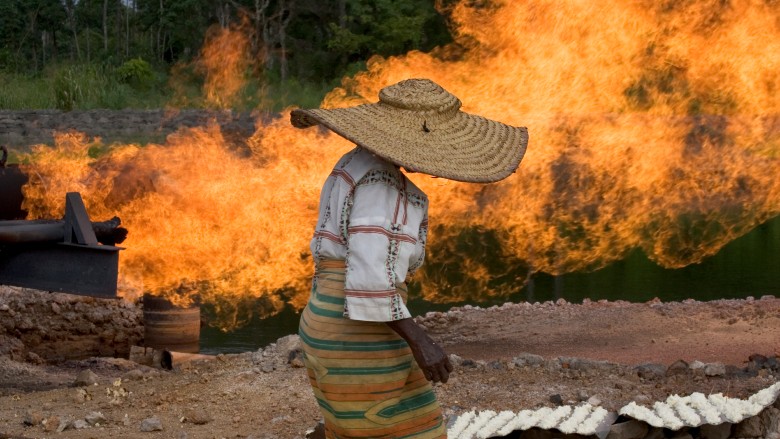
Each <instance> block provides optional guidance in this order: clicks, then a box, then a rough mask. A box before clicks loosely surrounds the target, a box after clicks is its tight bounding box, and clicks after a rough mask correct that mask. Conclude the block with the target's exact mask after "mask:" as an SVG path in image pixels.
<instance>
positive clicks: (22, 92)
mask: <svg viewBox="0 0 780 439" xmlns="http://www.w3.org/2000/svg"><path fill="white" fill-rule="evenodd" d="M0 83H2V84H3V87H0V109H4V110H40V109H59V110H63V111H70V110H92V109H112V110H119V109H125V108H132V109H152V108H164V107H170V106H173V107H176V108H212V106H211V104H210V103H209V102H207V100H206V98H205V96H204V93H203V91H202V78H199V77H197V76H196V75H192V74H178V73H173V74H170V75H169V73H168V72H160V71H155V72H154V76H153V77H152V78H151V79H149V80H147V81H146V82H145V83H143V84H137V83H134V84H132V85H131V84H128V83H126V82H123V81H122V80H121V75H120V74H118V73H117V69H116V68H114V67H111V66H102V65H97V64H61V65H58V66H53V67H50V68H48V69H47V70H45V71H44V72H42V73H40V74H37V75H25V74H19V73H3V72H1V71H0ZM332 88H333V85H329V84H324V83H319V84H315V83H306V82H300V81H297V80H296V79H288V80H285V81H281V80H279V79H278V78H263V79H259V78H250V79H248V80H247V81H246V83H245V84H244V87H243V88H242V89H241V90H240V92H239V93H238V95H236V96H234V97H233V98H232V99H231V101H230V102H231V107H232V108H233V109H234V110H236V111H252V110H255V109H262V110H266V111H280V110H282V109H284V108H287V107H289V106H300V107H317V106H319V104H320V102H322V99H323V98H324V96H325V95H326V94H327V93H328V92H329V91H330V90H331V89H332Z"/></svg>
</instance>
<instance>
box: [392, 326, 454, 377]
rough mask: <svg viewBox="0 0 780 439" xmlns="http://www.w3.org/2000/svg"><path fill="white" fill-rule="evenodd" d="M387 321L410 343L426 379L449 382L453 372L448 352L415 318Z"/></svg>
mask: <svg viewBox="0 0 780 439" xmlns="http://www.w3.org/2000/svg"><path fill="white" fill-rule="evenodd" d="M385 323H386V324H387V326H389V327H390V328H391V329H392V330H393V331H395V332H396V333H398V335H400V336H401V337H402V338H403V339H404V340H406V342H407V343H409V347H410V348H411V349H412V354H413V355H414V359H415V361H417V364H418V365H419V366H420V369H422V371H423V374H425V378H426V379H428V380H430V381H433V382H434V383H437V382H442V383H446V382H447V380H448V379H449V378H450V372H452V364H450V359H449V358H447V353H446V352H444V349H442V348H441V346H439V345H437V344H436V343H435V342H434V341H433V340H432V339H431V337H429V336H428V334H426V333H425V331H424V330H423V329H422V328H421V327H420V326H419V325H417V323H415V322H414V320H412V319H411V318H407V319H401V320H395V321H392V322H385Z"/></svg>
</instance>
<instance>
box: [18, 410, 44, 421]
mask: <svg viewBox="0 0 780 439" xmlns="http://www.w3.org/2000/svg"><path fill="white" fill-rule="evenodd" d="M41 422H43V414H42V413H41V412H39V411H37V410H27V411H26V412H25V413H24V417H23V418H22V423H23V424H24V425H38V424H40V423H41Z"/></svg>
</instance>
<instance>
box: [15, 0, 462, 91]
mask: <svg viewBox="0 0 780 439" xmlns="http://www.w3.org/2000/svg"><path fill="white" fill-rule="evenodd" d="M216 26H219V27H222V28H227V27H230V26H240V27H241V28H242V30H245V31H246V32H247V33H248V36H249V40H250V46H251V47H250V50H251V51H252V53H251V56H253V57H255V58H256V59H262V60H263V63H262V65H263V71H264V74H266V75H273V76H274V77H276V78H277V79H279V80H281V81H284V80H286V79H287V78H290V77H293V78H296V79H297V80H300V81H310V82H328V81H332V80H334V79H335V78H340V77H342V76H343V75H345V74H348V73H350V72H351V71H354V70H355V69H356V68H359V67H360V66H361V63H363V62H365V60H367V59H368V58H369V57H370V56H371V55H374V54H377V55H383V56H390V55H395V54H401V53H405V52H407V51H409V50H413V49H419V50H424V51H427V50H430V49H432V48H434V47H436V46H439V45H443V44H446V43H448V42H450V41H451V36H450V33H449V29H448V26H447V22H446V19H445V18H444V17H443V16H442V15H441V14H439V13H438V12H437V10H436V9H435V7H434V0H333V1H322V0H2V1H0V70H1V71H5V72H7V73H22V74H39V73H41V72H43V71H45V70H46V69H47V68H48V67H50V66H52V65H61V64H63V63H97V64H101V65H110V66H119V65H121V64H123V63H125V62H127V61H129V60H134V59H142V60H144V61H146V62H149V63H150V64H151V65H154V66H156V67H157V68H160V69H167V68H170V67H171V66H173V65H175V64H176V63H179V62H181V61H187V60H190V59H193V58H194V57H196V56H197V55H198V53H199V51H200V48H201V45H202V44H203V41H204V37H205V36H206V34H207V32H208V31H209V29H211V28H214V27H216Z"/></svg>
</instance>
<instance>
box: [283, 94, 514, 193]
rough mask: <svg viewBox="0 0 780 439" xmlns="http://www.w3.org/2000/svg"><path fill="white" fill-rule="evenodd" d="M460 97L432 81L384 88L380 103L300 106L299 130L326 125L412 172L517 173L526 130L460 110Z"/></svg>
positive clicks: (463, 177) (484, 177)
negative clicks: (305, 107) (331, 107)
mask: <svg viewBox="0 0 780 439" xmlns="http://www.w3.org/2000/svg"><path fill="white" fill-rule="evenodd" d="M460 106H461V102H460V100H459V99H458V98H457V97H455V96H453V95H452V94H450V93H449V92H447V91H446V90H444V89H443V88H442V87H441V86H439V85H438V84H436V83H435V82H433V81H431V80H428V79H407V80H404V81H401V82H399V83H397V84H393V85H390V86H388V87H385V88H383V89H382V90H381V91H380V92H379V102H377V103H375V104H364V105H358V106H354V107H349V108H336V109H311V110H304V109H296V110H293V112H292V113H291V115H290V121H291V122H292V124H293V126H295V127H297V128H307V127H310V126H313V125H323V126H325V127H327V128H329V129H331V130H332V131H334V132H335V133H337V134H339V135H340V136H342V137H344V138H346V139H348V140H350V141H352V142H354V143H356V144H357V145H360V146H362V147H364V148H366V149H368V150H369V151H371V152H373V153H375V154H377V155H379V156H381V157H384V158H385V159H387V160H389V161H391V162H393V163H395V164H397V165H399V166H403V167H404V168H405V169H406V170H408V171H413V172H422V173H425V174H430V175H434V176H437V177H443V178H448V179H451V180H458V181H465V182H474V183H490V182H494V181H499V180H502V179H504V178H506V177H508V176H509V175H511V174H512V173H514V172H515V170H516V169H517V167H518V165H519V164H520V160H522V158H523V155H524V154H525V149H526V146H527V144H528V130H527V129H526V128H525V127H514V126H510V125H506V124H503V123H501V122H497V121H494V120H490V119H486V118H484V117H482V116H478V115H473V114H468V113H465V112H463V111H460Z"/></svg>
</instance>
